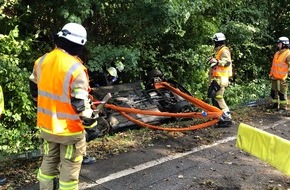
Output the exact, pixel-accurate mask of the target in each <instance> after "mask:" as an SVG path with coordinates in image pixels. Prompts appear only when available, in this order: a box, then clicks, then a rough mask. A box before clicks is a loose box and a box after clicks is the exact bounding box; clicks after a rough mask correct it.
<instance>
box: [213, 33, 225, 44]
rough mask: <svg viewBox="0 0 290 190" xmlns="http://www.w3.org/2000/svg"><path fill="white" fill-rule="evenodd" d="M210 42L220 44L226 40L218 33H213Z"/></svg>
mask: <svg viewBox="0 0 290 190" xmlns="http://www.w3.org/2000/svg"><path fill="white" fill-rule="evenodd" d="M212 40H213V41H215V42H220V41H225V40H226V36H225V35H224V34H223V33H221V32H219V33H215V34H214V35H213V37H212Z"/></svg>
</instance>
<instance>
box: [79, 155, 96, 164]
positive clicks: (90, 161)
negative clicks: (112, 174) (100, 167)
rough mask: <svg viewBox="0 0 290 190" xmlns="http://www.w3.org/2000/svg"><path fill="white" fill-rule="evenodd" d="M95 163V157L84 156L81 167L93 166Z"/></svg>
mask: <svg viewBox="0 0 290 190" xmlns="http://www.w3.org/2000/svg"><path fill="white" fill-rule="evenodd" d="M96 162H97V160H96V158H95V157H91V156H88V155H86V156H84V158H83V162H82V164H83V165H88V164H94V163H96Z"/></svg>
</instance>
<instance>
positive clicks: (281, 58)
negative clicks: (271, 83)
mask: <svg viewBox="0 0 290 190" xmlns="http://www.w3.org/2000/svg"><path fill="white" fill-rule="evenodd" d="M289 52H290V50H289V49H286V50H285V51H283V52H280V51H277V52H276V53H275V55H274V58H273V61H272V67H271V71H270V76H271V77H272V78H273V79H278V80H285V79H286V78H287V76H288V68H289V65H288V63H287V61H286V60H287V57H288V55H289Z"/></svg>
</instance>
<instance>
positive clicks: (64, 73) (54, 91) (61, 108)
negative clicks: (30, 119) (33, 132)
mask: <svg viewBox="0 0 290 190" xmlns="http://www.w3.org/2000/svg"><path fill="white" fill-rule="evenodd" d="M34 69H35V71H36V81H37V86H38V97H37V126H39V127H40V128H41V129H42V130H44V131H45V132H48V133H51V134H57V135H62V136H70V135H75V134H80V133H82V132H83V131H84V127H83V125H82V122H81V120H80V118H79V115H78V113H77V112H76V111H75V110H74V109H73V107H72V105H71V88H70V85H71V83H72V81H74V79H75V78H76V77H77V76H78V75H79V74H80V72H83V71H85V72H86V73H87V69H86V68H85V66H84V65H83V64H82V63H81V62H80V60H79V59H77V58H76V57H74V56H71V55H69V54H68V53H66V52H64V51H63V50H61V49H57V48H56V49H54V50H53V51H51V52H50V53H47V54H45V55H44V56H42V57H40V58H39V59H38V60H36V62H35V67H34ZM88 90H89V89H88Z"/></svg>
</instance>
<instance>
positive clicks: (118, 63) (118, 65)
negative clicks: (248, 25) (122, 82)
mask: <svg viewBox="0 0 290 190" xmlns="http://www.w3.org/2000/svg"><path fill="white" fill-rule="evenodd" d="M115 65H116V68H117V69H118V71H119V72H122V71H123V70H124V67H125V66H124V64H123V63H122V62H121V61H117V62H116V64H115Z"/></svg>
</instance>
